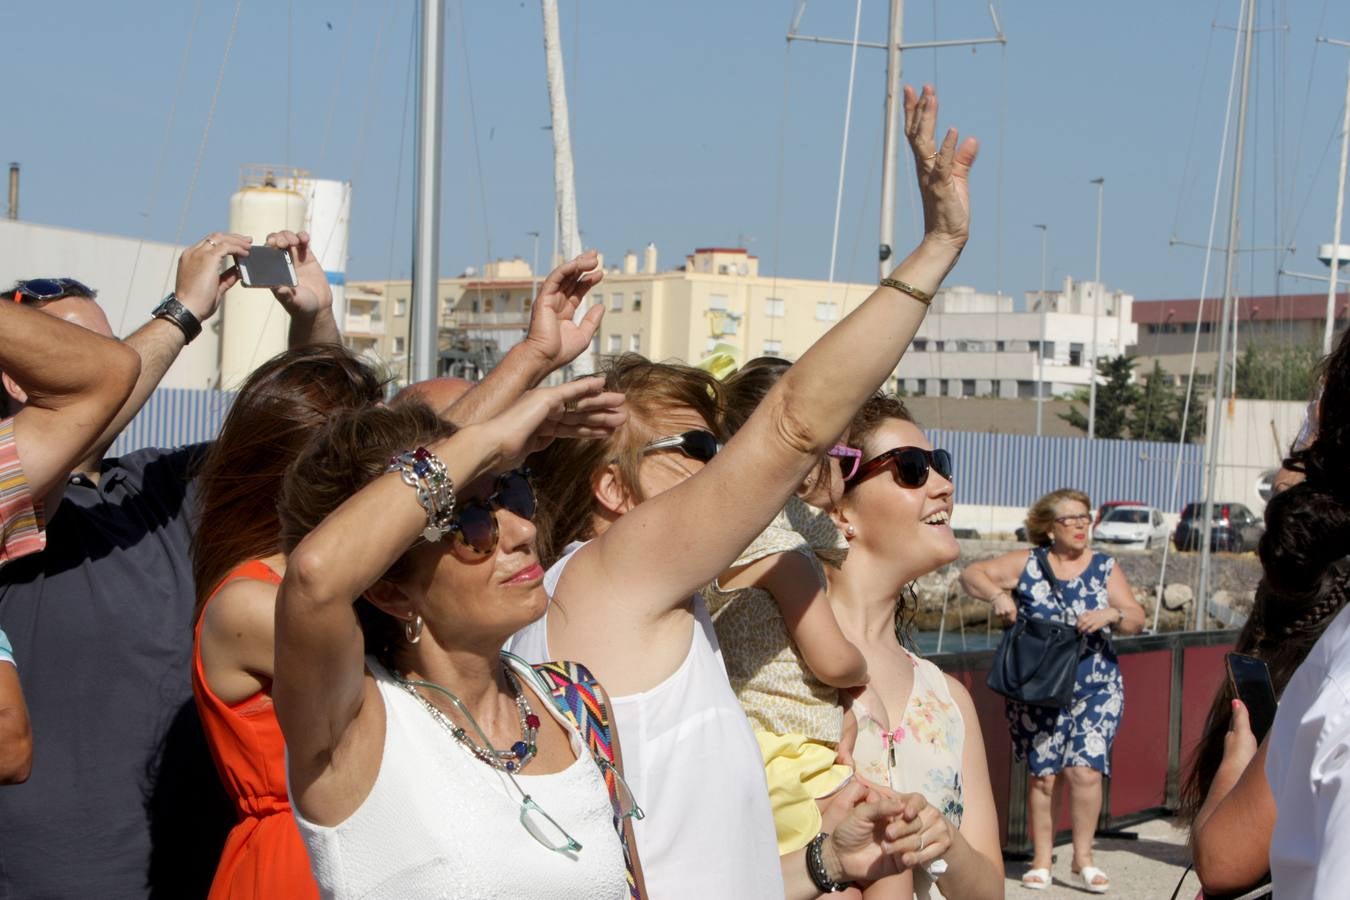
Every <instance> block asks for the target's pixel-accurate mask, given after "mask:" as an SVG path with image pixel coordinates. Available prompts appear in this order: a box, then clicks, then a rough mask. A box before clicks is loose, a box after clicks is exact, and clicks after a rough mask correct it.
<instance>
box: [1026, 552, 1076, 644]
mask: <svg viewBox="0 0 1350 900" xmlns="http://www.w3.org/2000/svg"><path fill="white" fill-rule="evenodd" d="M1031 553H1032V555H1033V556H1035V557H1036V564H1037V565H1038V566H1039V567H1040V570H1041V578H1042V579H1044V581H1045V583H1046V584H1048V585H1049V586H1050V596H1051V597H1053V598H1054V600H1055V605H1056V606H1058V607H1059V608H1060V610H1061V612H1062V613H1063V614H1064V620H1065V621H1064V622H1063V623H1062V624H1064V625H1068V624H1069V622H1068V618H1069V615H1068V614H1069V607H1068V606H1066V605H1065V603H1064V592H1063V591H1064V589H1063V586H1062V585H1061V584H1060V580H1059V578H1058V577H1057V576H1056V575H1055V570H1054V569H1052V568H1051V567H1050V554H1049V552H1048V551H1047V550H1046V549H1045V548H1044V547H1036V548H1034V549H1033V550H1032V551H1031Z"/></svg>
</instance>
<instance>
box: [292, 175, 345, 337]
mask: <svg viewBox="0 0 1350 900" xmlns="http://www.w3.org/2000/svg"><path fill="white" fill-rule="evenodd" d="M301 192H302V193H303V194H304V196H305V200H306V202H307V204H308V207H307V209H308V215H306V217H305V230H306V231H308V232H309V243H310V246H311V247H312V248H314V252H315V253H316V254H317V255H318V257H319V265H321V266H323V270H324V271H325V272H326V273H328V284H329V286H330V287H331V288H332V290H333V316H334V317H335V318H336V319H337V323H338V328H339V329H343V326H344V325H345V323H346V321H347V236H348V233H349V230H350V228H351V218H352V183H351V182H350V181H330V180H328V179H323V178H309V179H302V181H301Z"/></svg>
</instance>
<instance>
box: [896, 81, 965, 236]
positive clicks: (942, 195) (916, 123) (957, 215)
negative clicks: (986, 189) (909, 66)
mask: <svg viewBox="0 0 1350 900" xmlns="http://www.w3.org/2000/svg"><path fill="white" fill-rule="evenodd" d="M937 113H938V100H937V92H936V91H934V90H933V86H932V85H931V84H926V85H924V86H923V92H922V93H915V91H914V88H913V87H911V86H908V85H906V87H905V136H906V137H907V138H908V139H909V146H910V149H911V150H913V151H914V167H915V169H916V170H917V171H918V174H919V193H920V195H921V196H922V197H923V228H924V239H925V240H934V241H938V242H941V243H944V244H947V245H949V246H951V247H953V248H955V249H956V250H957V251H960V250H961V248H963V247H964V246H965V245H966V241H967V240H968V239H969V237H970V167H971V166H972V165H973V164H974V163H975V154H976V153H977V152H978V151H979V149H980V144H979V141H977V140H976V139H975V138H973V137H968V138H966V139H965V140H964V141H962V142H961V143H960V144H959V145H958V144H957V139H958V136H957V132H956V129H955V128H949V129H947V134H946V136H945V137H944V138H943V139H942V145H941V146H938V144H937V141H936V137H935V136H936V129H937Z"/></svg>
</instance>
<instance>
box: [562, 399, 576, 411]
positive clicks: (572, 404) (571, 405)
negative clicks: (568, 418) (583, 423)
mask: <svg viewBox="0 0 1350 900" xmlns="http://www.w3.org/2000/svg"><path fill="white" fill-rule="evenodd" d="M576 411H577V401H575V400H568V401H566V402H564V403H563V412H576Z"/></svg>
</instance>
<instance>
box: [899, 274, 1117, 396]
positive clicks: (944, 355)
mask: <svg viewBox="0 0 1350 900" xmlns="http://www.w3.org/2000/svg"><path fill="white" fill-rule="evenodd" d="M1098 296H1100V301H1101V314H1100V316H1099V317H1098V318H1097V326H1096V327H1097V342H1096V343H1097V355H1098V357H1104V356H1117V355H1119V354H1121V353H1124V352H1125V348H1126V347H1127V346H1129V345H1131V344H1134V343H1135V342H1136V341H1137V336H1138V326H1136V325H1135V324H1134V322H1133V319H1132V309H1133V305H1134V297H1133V296H1132V295H1130V294H1126V293H1124V292H1122V291H1108V290H1106V287H1105V285H1100V284H1097V283H1095V282H1090V281H1074V280H1073V279H1072V278H1069V277H1067V276H1066V277H1065V279H1064V285H1063V287H1062V288H1061V289H1060V290H1058V291H1047V292H1046V295H1045V301H1046V302H1045V307H1044V308H1045V312H1044V335H1045V341H1044V343H1043V344H1042V342H1041V334H1042V313H1041V309H1042V304H1041V296H1040V292H1039V291H1028V292H1027V294H1026V304H1025V308H1024V309H1023V310H1021V311H1018V310H1016V309H1014V304H1013V298H1012V297H1010V296H1008V295H1006V294H986V293H981V292H979V291H976V290H975V289H974V288H971V287H963V286H954V287H950V288H943V289H942V290H940V291H939V292H938V293H937V296H935V297H934V298H933V308H932V310H931V311H930V312H929V313H928V316H927V318H925V319H924V322H923V324H922V325H921V326H920V327H919V333H918V335H917V336H916V337H915V339H914V345H913V346H912V347H911V348H910V350H909V352H908V353H906V354H905V356H904V358H903V359H902V360H901V361H900V367H899V369H898V370H897V375H898V378H899V380H900V384H901V386H903V387H904V390H905V392H906V393H908V394H911V395H915V396H921V397H922V396H942V397H1001V398H1005V399H1017V398H1034V397H1035V396H1036V385H1037V383H1038V382H1043V383H1044V390H1043V393H1044V395H1045V396H1047V397H1057V396H1061V395H1064V394H1069V393H1072V392H1073V391H1075V390H1078V389H1079V388H1084V387H1087V386H1088V384H1089V381H1090V378H1091V369H1092V363H1091V359H1092V343H1093V340H1092V336H1093V315H1092V313H1093V305H1094V302H1095V301H1096V299H1097V297H1098Z"/></svg>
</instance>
